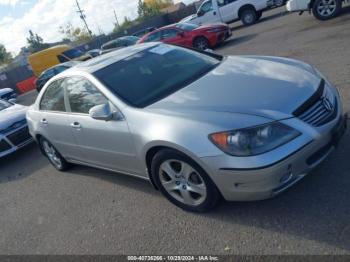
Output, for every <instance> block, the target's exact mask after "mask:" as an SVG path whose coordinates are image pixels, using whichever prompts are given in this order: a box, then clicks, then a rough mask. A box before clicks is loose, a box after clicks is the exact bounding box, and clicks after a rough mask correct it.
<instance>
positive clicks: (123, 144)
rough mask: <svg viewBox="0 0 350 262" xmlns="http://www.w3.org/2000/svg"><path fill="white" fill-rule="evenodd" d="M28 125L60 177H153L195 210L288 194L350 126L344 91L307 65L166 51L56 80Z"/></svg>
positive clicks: (131, 52)
mask: <svg viewBox="0 0 350 262" xmlns="http://www.w3.org/2000/svg"><path fill="white" fill-rule="evenodd" d="M27 120H28V125H29V129H30V133H31V135H32V136H33V138H34V139H35V140H36V141H37V142H38V143H39V145H40V148H41V150H42V152H43V153H44V154H45V155H46V156H47V157H48V159H49V161H50V162H51V163H52V164H53V166H54V167H55V168H57V169H58V170H61V171H63V170H66V169H67V168H68V167H69V166H70V164H72V163H74V164H82V165H88V166H92V167H97V168H101V169H106V170H113V171H116V172H119V173H125V174H130V175H133V176H137V177H140V178H144V179H147V180H150V181H151V182H152V183H153V185H154V186H155V187H156V188H157V189H159V190H160V191H161V192H162V193H163V194H164V196H165V197H166V198H168V199H169V200H170V201H171V202H172V203H174V204H175V205H177V206H179V207H181V208H183V209H186V210H190V211H205V210H208V209H210V208H212V207H214V206H215V205H216V204H217V203H218V202H219V200H220V199H221V198H224V199H226V200H231V201H242V200H243V201H246V200H259V199H266V198H270V197H273V196H275V195H277V194H279V193H281V192H283V191H284V190H286V189H287V188H289V187H290V186H292V185H294V184H295V183H296V182H297V181H299V180H300V179H302V178H303V177H304V176H305V175H306V174H307V173H308V172H309V171H310V170H311V169H313V168H314V167H316V166H317V165H318V164H319V163H320V162H322V161H323V160H324V159H325V158H326V157H327V156H328V155H329V153H330V152H331V151H332V150H333V149H334V148H335V145H336V144H337V143H338V141H339V139H340V137H341V136H342V134H343V133H344V130H345V128H346V121H345V116H344V115H343V111H342V104H341V100H340V97H339V93H338V91H337V89H336V88H335V87H334V86H333V85H332V84H331V83H329V82H328V80H327V79H326V78H325V77H324V76H323V75H322V74H321V73H320V72H319V71H317V70H316V69H315V68H314V67H312V66H310V65H308V64H305V63H303V62H300V61H296V60H292V59H286V58H280V57H263V56H260V57H258V56H229V57H222V56H219V55H216V54H212V53H205V52H197V51H193V50H189V49H185V48H181V47H175V46H170V45H166V44H160V43H150V44H144V45H137V46H133V47H128V48H125V49H122V50H118V51H115V52H112V53H109V54H107V55H104V56H101V57H97V58H95V59H92V60H90V61H87V62H85V63H82V64H80V65H78V66H77V67H75V68H72V69H69V70H67V71H65V72H64V73H62V74H60V75H58V76H56V77H54V78H53V79H51V80H50V81H49V82H48V83H47V84H46V85H45V87H44V88H43V90H42V91H41V92H40V94H39V96H38V98H37V100H36V102H35V104H34V105H33V106H32V107H30V109H29V110H28V112H27Z"/></svg>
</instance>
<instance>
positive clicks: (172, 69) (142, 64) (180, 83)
mask: <svg viewBox="0 0 350 262" xmlns="http://www.w3.org/2000/svg"><path fill="white" fill-rule="evenodd" d="M219 63H220V60H218V59H216V58H213V57H211V56H208V55H205V54H202V53H199V52H196V51H192V50H189V49H185V48H181V47H175V46H169V45H164V44H161V45H156V46H154V47H151V48H148V49H146V50H143V51H141V52H139V53H136V54H133V55H131V56H129V57H127V58H125V59H123V60H121V61H118V62H116V63H114V64H111V65H109V66H107V67H105V68H103V69H100V70H98V71H96V72H95V73H94V75H95V76H96V77H97V78H98V79H99V80H100V81H101V82H102V83H103V84H104V85H105V86H107V87H108V88H109V89H110V90H111V91H112V92H113V93H114V94H115V95H117V96H118V97H119V98H120V99H122V100H123V101H124V102H126V103H127V104H129V105H132V106H134V107H145V106H148V105H150V104H152V103H154V102H156V101H159V100H160V99H162V98H164V97H166V96H168V95H170V94H171V93H173V92H176V91H177V90H179V89H180V88H183V87H185V86H186V85H188V84H190V83H192V82H193V81H195V80H196V79H198V78H200V77H201V76H203V75H204V74H206V73H208V72H209V71H210V70H212V69H213V68H214V67H215V66H216V65H217V64H219Z"/></svg>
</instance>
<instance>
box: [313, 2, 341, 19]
mask: <svg viewBox="0 0 350 262" xmlns="http://www.w3.org/2000/svg"><path fill="white" fill-rule="evenodd" d="M336 9H337V4H336V0H322V1H320V2H319V3H318V6H317V12H318V13H319V14H320V15H321V16H324V17H327V16H331V15H333V13H334V12H335V11H336Z"/></svg>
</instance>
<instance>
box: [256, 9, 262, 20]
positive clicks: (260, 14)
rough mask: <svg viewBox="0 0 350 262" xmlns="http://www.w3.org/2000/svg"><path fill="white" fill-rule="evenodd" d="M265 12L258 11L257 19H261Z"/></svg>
mask: <svg viewBox="0 0 350 262" xmlns="http://www.w3.org/2000/svg"><path fill="white" fill-rule="evenodd" d="M262 14H263V12H262V11H258V12H256V21H258V20H260V18H261V16H262Z"/></svg>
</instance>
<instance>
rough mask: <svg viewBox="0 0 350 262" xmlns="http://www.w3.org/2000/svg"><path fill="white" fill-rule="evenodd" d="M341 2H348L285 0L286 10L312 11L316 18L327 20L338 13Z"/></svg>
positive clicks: (334, 0)
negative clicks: (286, 0)
mask: <svg viewBox="0 0 350 262" xmlns="http://www.w3.org/2000/svg"><path fill="white" fill-rule="evenodd" d="M343 2H347V3H350V1H349V0H348V1H344V0H290V1H288V2H287V10H288V11H289V12H300V14H302V13H303V12H304V11H309V12H311V11H312V14H313V15H314V17H316V18H317V19H318V20H328V19H331V18H333V17H336V16H337V15H338V14H339V12H340V10H341V8H342V3H343Z"/></svg>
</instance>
